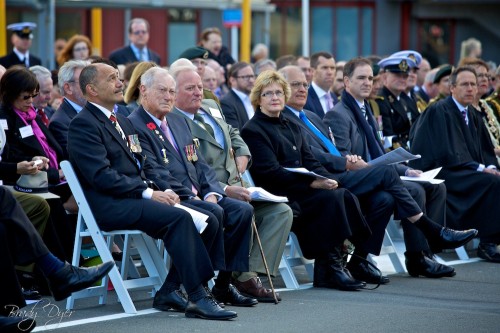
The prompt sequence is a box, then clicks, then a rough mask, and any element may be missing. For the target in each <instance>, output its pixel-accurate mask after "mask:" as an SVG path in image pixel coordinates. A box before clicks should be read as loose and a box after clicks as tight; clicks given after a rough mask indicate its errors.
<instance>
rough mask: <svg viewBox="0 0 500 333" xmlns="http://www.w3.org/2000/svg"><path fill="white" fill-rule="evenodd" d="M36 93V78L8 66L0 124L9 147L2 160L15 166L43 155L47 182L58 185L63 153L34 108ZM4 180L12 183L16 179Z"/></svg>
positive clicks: (1, 84) (1, 86) (0, 94)
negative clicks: (45, 160) (60, 161)
mask: <svg viewBox="0 0 500 333" xmlns="http://www.w3.org/2000/svg"><path fill="white" fill-rule="evenodd" d="M38 91H39V84H38V80H37V78H36V76H35V75H34V74H33V73H32V72H30V71H29V70H28V69H26V68H24V67H20V66H19V67H18V66H15V67H11V68H9V69H8V70H7V71H6V72H5V74H4V75H3V76H2V79H1V80H0V101H1V104H2V105H1V106H0V121H1V122H2V126H3V128H4V130H5V133H6V136H7V143H8V147H9V149H8V152H5V151H4V153H3V156H2V158H3V160H4V161H6V162H12V163H18V162H20V161H31V159H32V158H33V157H34V156H45V157H46V158H47V159H48V162H46V163H45V164H44V167H45V169H46V171H47V176H48V180H49V183H50V184H52V185H57V184H59V183H60V182H61V180H62V179H63V178H64V175H63V173H62V170H60V169H59V159H61V158H62V156H63V152H62V149H61V146H60V145H59V144H58V143H57V141H56V140H55V139H54V137H53V136H52V134H51V133H50V131H49V130H48V129H47V127H46V126H45V125H44V124H43V122H42V120H41V119H40V117H39V116H37V114H36V111H35V108H34V107H33V98H35V97H36V96H37V95H38ZM5 180H6V179H4V181H5ZM7 181H11V182H15V181H16V179H7ZM66 199H67V198H66Z"/></svg>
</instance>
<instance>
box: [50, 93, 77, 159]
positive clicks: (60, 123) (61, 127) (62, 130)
mask: <svg viewBox="0 0 500 333" xmlns="http://www.w3.org/2000/svg"><path fill="white" fill-rule="evenodd" d="M76 115H77V113H76V110H75V109H74V108H73V106H71V104H70V103H69V102H68V101H67V100H66V99H65V98H64V99H63V102H62V103H61V106H60V107H59V109H57V111H56V112H55V113H54V115H53V116H52V118H51V119H50V123H49V130H50V132H51V133H52V135H53V136H54V139H56V141H57V142H58V143H59V145H61V148H62V150H63V153H64V157H65V158H68V129H69V123H70V122H71V120H72V119H73V118H74V117H75V116H76Z"/></svg>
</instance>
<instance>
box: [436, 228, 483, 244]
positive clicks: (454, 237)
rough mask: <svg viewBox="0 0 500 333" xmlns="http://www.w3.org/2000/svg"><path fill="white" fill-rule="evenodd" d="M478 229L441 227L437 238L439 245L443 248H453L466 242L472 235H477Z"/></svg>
mask: <svg viewBox="0 0 500 333" xmlns="http://www.w3.org/2000/svg"><path fill="white" fill-rule="evenodd" d="M477 233H478V231H477V230H476V229H469V230H463V231H460V230H453V229H450V228H443V229H441V237H440V240H439V243H440V244H439V245H440V247H441V248H443V249H455V248H457V247H460V246H462V245H465V244H467V243H468V242H469V241H471V240H472V239H473V238H474V237H476V236H477Z"/></svg>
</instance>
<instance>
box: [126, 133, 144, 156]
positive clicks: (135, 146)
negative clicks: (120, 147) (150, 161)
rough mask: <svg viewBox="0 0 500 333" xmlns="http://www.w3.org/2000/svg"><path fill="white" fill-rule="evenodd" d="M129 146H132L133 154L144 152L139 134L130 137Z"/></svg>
mask: <svg viewBox="0 0 500 333" xmlns="http://www.w3.org/2000/svg"><path fill="white" fill-rule="evenodd" d="M128 144H129V146H130V150H131V151H132V152H133V153H141V152H142V147H141V143H140V142H139V136H138V135H137V134H132V135H129V136H128Z"/></svg>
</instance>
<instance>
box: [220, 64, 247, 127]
mask: <svg viewBox="0 0 500 333" xmlns="http://www.w3.org/2000/svg"><path fill="white" fill-rule="evenodd" d="M228 76H229V87H230V88H231V90H230V91H229V92H228V93H227V94H226V96H224V97H223V98H222V99H221V100H220V103H221V107H222V112H223V113H224V116H225V118H226V122H227V123H228V124H230V125H231V126H233V127H234V128H237V129H239V130H241V129H242V128H243V125H245V124H246V122H247V121H248V120H250V119H251V118H252V117H253V115H254V109H253V107H252V104H251V103H250V97H249V95H250V91H251V90H252V88H253V84H254V82H255V73H254V71H253V68H252V65H250V64H248V63H246V62H237V63H235V64H234V65H233V66H231V68H230V69H229V73H228Z"/></svg>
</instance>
